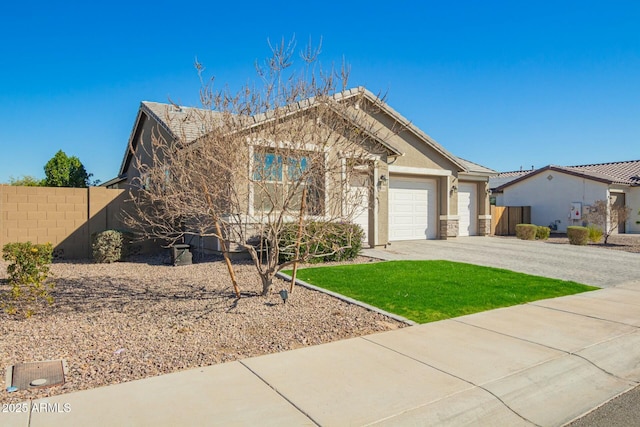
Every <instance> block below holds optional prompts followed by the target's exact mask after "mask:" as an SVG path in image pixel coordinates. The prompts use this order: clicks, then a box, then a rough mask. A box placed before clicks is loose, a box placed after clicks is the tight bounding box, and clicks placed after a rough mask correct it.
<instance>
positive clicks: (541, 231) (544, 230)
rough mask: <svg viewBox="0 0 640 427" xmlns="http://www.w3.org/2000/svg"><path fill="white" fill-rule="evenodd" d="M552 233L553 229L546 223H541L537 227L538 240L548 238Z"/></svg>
mask: <svg viewBox="0 0 640 427" xmlns="http://www.w3.org/2000/svg"><path fill="white" fill-rule="evenodd" d="M550 234H551V229H550V228H549V227H545V226H544V225H539V226H538V227H537V228H536V240H547V239H548V238H549V235H550Z"/></svg>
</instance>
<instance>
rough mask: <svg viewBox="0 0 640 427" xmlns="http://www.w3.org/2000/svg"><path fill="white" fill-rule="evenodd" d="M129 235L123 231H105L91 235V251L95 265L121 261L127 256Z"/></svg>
mask: <svg viewBox="0 0 640 427" xmlns="http://www.w3.org/2000/svg"><path fill="white" fill-rule="evenodd" d="M130 242H131V235H130V234H129V233H127V232H124V231H118V230H105V231H101V232H99V233H94V234H92V235H91V251H92V254H93V260H94V261H95V262H97V263H111V262H116V261H122V260H123V259H125V258H126V257H127V255H129V243H130Z"/></svg>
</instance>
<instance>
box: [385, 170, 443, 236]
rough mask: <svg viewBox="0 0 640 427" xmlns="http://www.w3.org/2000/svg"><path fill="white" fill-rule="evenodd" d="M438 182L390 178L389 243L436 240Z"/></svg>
mask: <svg viewBox="0 0 640 427" xmlns="http://www.w3.org/2000/svg"><path fill="white" fill-rule="evenodd" d="M436 220H437V215H436V181H435V180H433V179H406V178H394V177H391V180H390V184H389V240H418V239H434V238H436V236H437V233H436V224H437V222H436Z"/></svg>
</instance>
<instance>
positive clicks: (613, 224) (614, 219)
mask: <svg viewBox="0 0 640 427" xmlns="http://www.w3.org/2000/svg"><path fill="white" fill-rule="evenodd" d="M630 212H631V209H629V208H628V207H626V206H625V205H622V204H619V203H616V202H615V201H614V200H611V199H610V200H609V201H607V200H596V201H595V202H593V205H592V206H591V208H590V210H589V213H588V214H587V215H586V220H587V222H589V223H591V224H594V225H596V226H597V227H600V228H601V229H602V234H603V236H604V244H605V245H606V244H607V242H608V240H609V237H610V236H611V235H612V234H613V233H614V232H615V231H616V230H617V229H618V226H619V224H620V223H623V222H625V221H626V220H627V219H628V218H629V214H630Z"/></svg>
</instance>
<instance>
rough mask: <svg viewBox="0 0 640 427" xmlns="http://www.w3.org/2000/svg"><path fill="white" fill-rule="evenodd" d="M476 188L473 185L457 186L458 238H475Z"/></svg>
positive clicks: (476, 228)
mask: <svg viewBox="0 0 640 427" xmlns="http://www.w3.org/2000/svg"><path fill="white" fill-rule="evenodd" d="M476 193H477V187H476V185H475V184H463V183H461V184H460V185H459V186H458V218H459V222H458V226H459V231H458V235H459V236H475V235H476V234H478V227H477V224H476V218H477V217H478V213H477V212H478V211H477V208H476V200H477V194H476Z"/></svg>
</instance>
